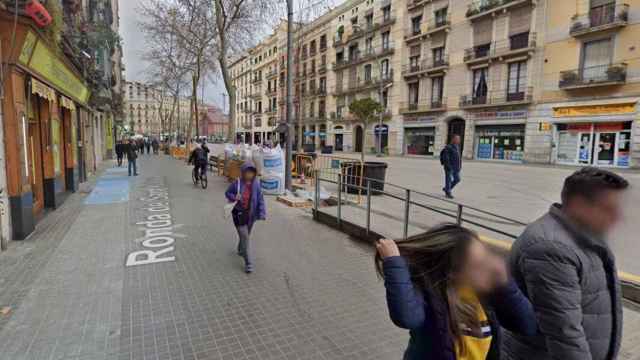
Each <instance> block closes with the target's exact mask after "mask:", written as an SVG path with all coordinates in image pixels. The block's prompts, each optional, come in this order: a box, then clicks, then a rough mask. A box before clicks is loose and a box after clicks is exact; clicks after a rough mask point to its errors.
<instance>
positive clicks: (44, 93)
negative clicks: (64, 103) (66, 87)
mask: <svg viewBox="0 0 640 360" xmlns="http://www.w3.org/2000/svg"><path fill="white" fill-rule="evenodd" d="M31 93H32V94H34V95H38V96H40V97H42V98H44V99H47V100H49V101H51V102H54V103H55V102H57V101H56V92H55V90H53V89H52V88H50V87H48V86H47V85H45V84H44V83H42V82H40V81H38V80H37V79H35V78H32V79H31Z"/></svg>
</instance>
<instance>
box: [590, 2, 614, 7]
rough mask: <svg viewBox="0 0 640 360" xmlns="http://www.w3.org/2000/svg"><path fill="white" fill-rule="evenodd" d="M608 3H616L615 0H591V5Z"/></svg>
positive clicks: (597, 5) (596, 5)
mask: <svg viewBox="0 0 640 360" xmlns="http://www.w3.org/2000/svg"><path fill="white" fill-rule="evenodd" d="M608 4H615V0H591V7H592V8H594V7H599V6H603V5H608Z"/></svg>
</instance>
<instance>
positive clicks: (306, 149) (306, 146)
mask: <svg viewBox="0 0 640 360" xmlns="http://www.w3.org/2000/svg"><path fill="white" fill-rule="evenodd" d="M302 150H303V151H304V152H306V153H311V152H312V153H314V152H316V144H304V145H302Z"/></svg>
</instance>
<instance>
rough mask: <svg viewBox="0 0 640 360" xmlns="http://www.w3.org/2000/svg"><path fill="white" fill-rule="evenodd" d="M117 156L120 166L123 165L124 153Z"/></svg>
mask: <svg viewBox="0 0 640 360" xmlns="http://www.w3.org/2000/svg"><path fill="white" fill-rule="evenodd" d="M116 158H117V159H118V167H120V166H122V158H123V156H122V155H117V157H116Z"/></svg>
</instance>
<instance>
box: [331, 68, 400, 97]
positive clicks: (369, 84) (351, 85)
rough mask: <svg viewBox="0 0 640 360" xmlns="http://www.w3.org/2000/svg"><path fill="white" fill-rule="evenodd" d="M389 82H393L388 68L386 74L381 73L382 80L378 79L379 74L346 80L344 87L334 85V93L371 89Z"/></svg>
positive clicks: (337, 94) (342, 93)
mask: <svg viewBox="0 0 640 360" xmlns="http://www.w3.org/2000/svg"><path fill="white" fill-rule="evenodd" d="M390 83H393V70H389V72H388V73H387V74H383V75H382V80H380V77H379V76H375V77H374V76H371V77H365V78H357V79H353V80H350V81H348V82H347V86H346V87H343V86H340V85H336V88H335V92H334V95H336V96H339V95H346V94H352V93H357V92H360V91H365V90H373V89H376V88H379V87H381V86H385V85H387V84H390Z"/></svg>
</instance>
